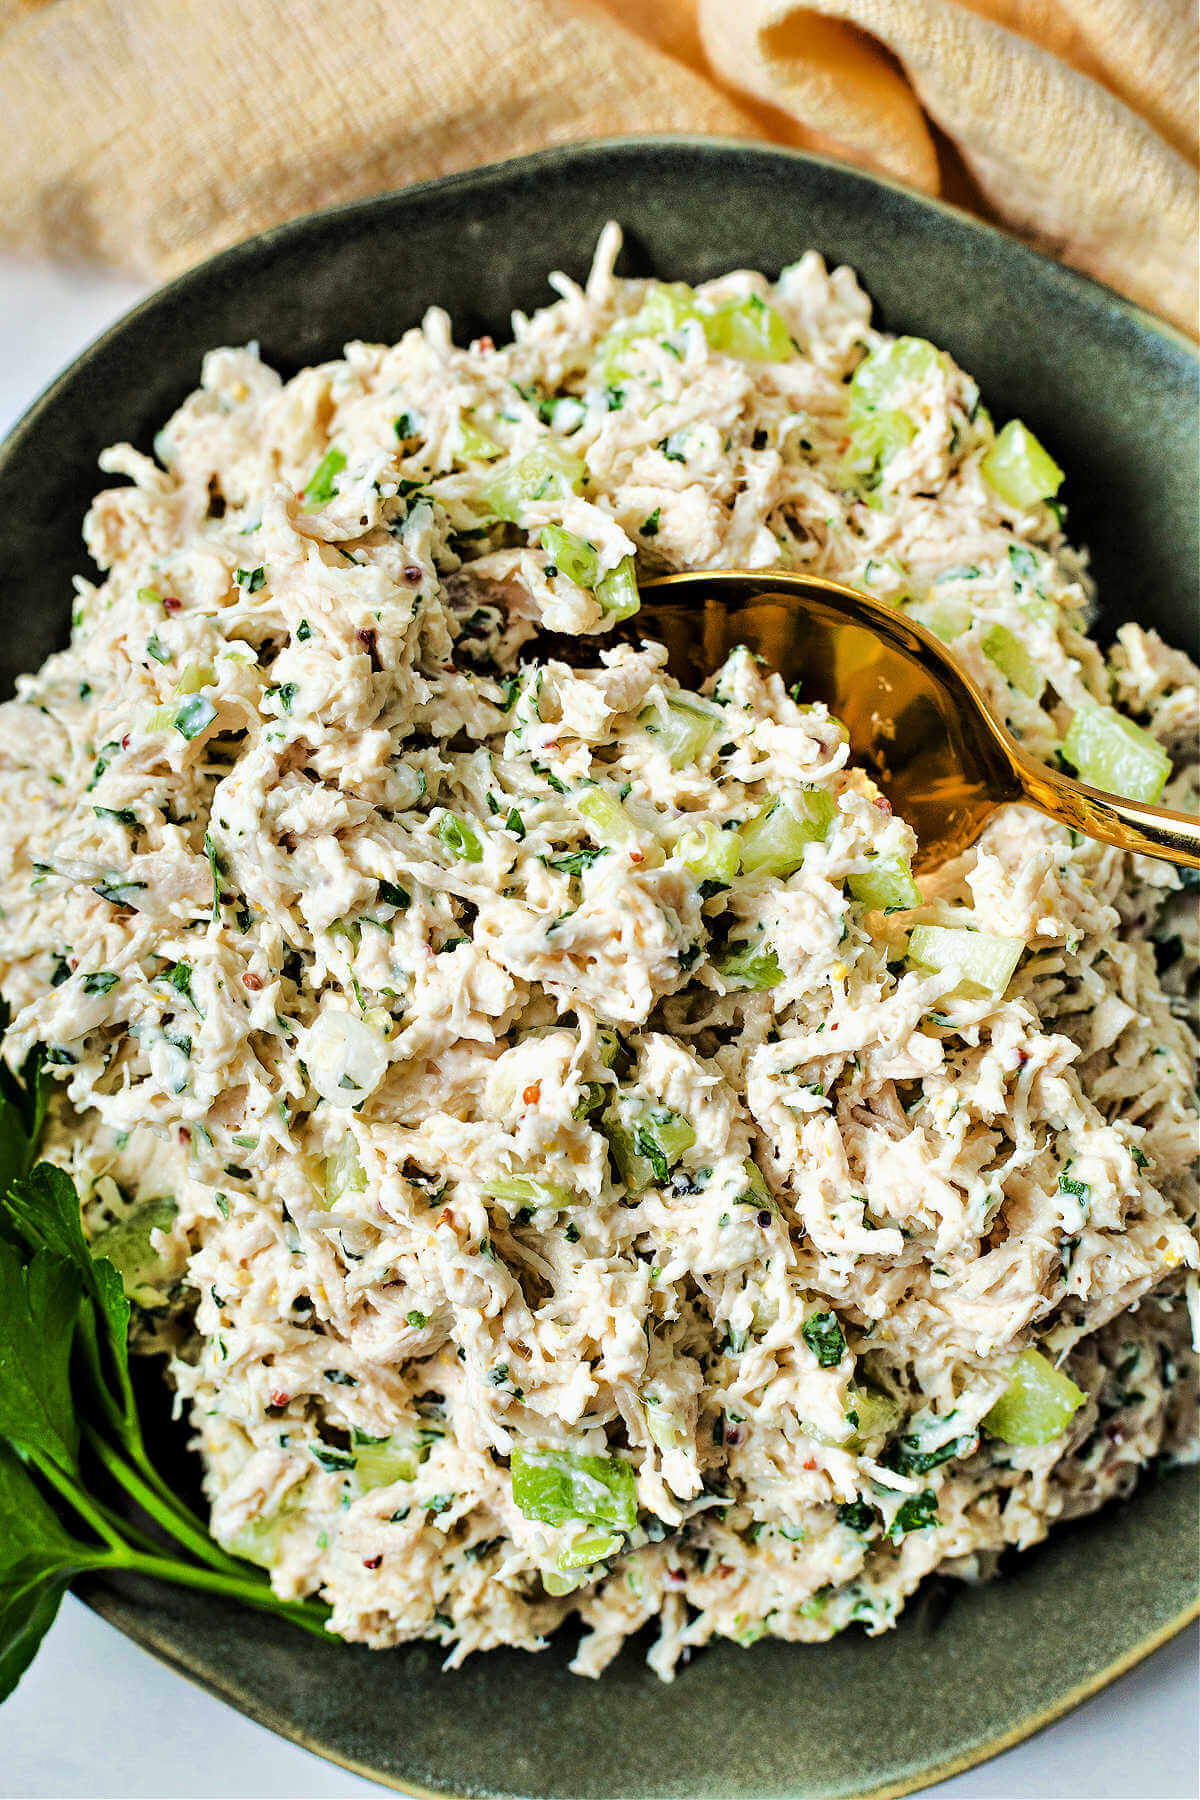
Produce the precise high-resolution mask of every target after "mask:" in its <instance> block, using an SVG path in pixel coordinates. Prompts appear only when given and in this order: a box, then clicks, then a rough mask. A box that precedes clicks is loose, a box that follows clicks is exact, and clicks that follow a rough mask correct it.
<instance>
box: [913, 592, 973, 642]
mask: <svg viewBox="0 0 1200 1800" xmlns="http://www.w3.org/2000/svg"><path fill="white" fill-rule="evenodd" d="M913 617H914V618H915V619H916V620H917V621H918V622H919V623H920V624H922V625H923V626H924V627H925V629H926V631H932V633H933V635H934V637H939V638H941V640H942V642H943V644H952V643H953V642H954V640H955V638H957V637H961V636H962V634H963V632H964V631H969V630H970V629H971V609H970V607H969V606H963V605H962V604H961V603H960V602H958V601H956V600H935V601H934V602H932V604H930V605H926V606H919V607H914V608H913Z"/></svg>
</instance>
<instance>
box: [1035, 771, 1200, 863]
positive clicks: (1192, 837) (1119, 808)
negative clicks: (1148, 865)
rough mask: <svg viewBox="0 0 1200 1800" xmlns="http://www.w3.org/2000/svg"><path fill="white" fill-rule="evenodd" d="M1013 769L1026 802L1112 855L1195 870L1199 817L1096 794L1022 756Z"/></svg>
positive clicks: (1199, 853)
mask: <svg viewBox="0 0 1200 1800" xmlns="http://www.w3.org/2000/svg"><path fill="white" fill-rule="evenodd" d="M1013 768H1014V773H1015V774H1016V775H1017V776H1018V778H1019V779H1020V782H1021V787H1022V789H1023V790H1024V797H1025V799H1026V800H1027V801H1028V803H1029V804H1030V805H1031V806H1036V807H1037V808H1038V809H1039V810H1040V811H1041V812H1044V813H1049V815H1050V817H1051V818H1052V819H1057V820H1058V821H1059V823H1060V824H1062V825H1070V826H1073V827H1074V828H1075V830H1077V831H1082V832H1083V833H1084V835H1085V836H1087V837H1093V838H1099V839H1100V841H1101V843H1104V844H1115V845H1116V847H1117V849H1118V850H1137V851H1140V853H1141V854H1142V855H1143V856H1158V857H1161V858H1162V859H1163V860H1164V861H1165V862H1172V863H1178V864H1179V865H1180V866H1181V867H1182V868H1185V869H1200V818H1194V817H1193V816H1192V814H1191V813H1182V812H1172V811H1171V809H1170V808H1169V807H1166V806H1150V805H1148V804H1147V803H1146V802H1145V801H1144V800H1126V799H1123V798H1122V796H1121V795H1120V794H1104V793H1101V791H1100V789H1099V788H1093V787H1086V786H1085V785H1084V783H1083V782H1082V781H1073V780H1072V779H1071V777H1070V776H1069V775H1062V774H1060V773H1059V771H1058V770H1057V769H1048V768H1047V767H1046V766H1045V764H1044V763H1037V762H1034V761H1033V759H1032V757H1028V756H1025V755H1020V756H1018V757H1015V758H1014V759H1013Z"/></svg>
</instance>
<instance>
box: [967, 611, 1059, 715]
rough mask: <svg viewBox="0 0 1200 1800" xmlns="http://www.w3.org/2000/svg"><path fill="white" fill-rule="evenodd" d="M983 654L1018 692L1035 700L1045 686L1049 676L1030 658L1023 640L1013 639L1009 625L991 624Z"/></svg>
mask: <svg viewBox="0 0 1200 1800" xmlns="http://www.w3.org/2000/svg"><path fill="white" fill-rule="evenodd" d="M981 648H982V650H983V654H984V655H985V656H986V657H987V658H988V660H989V661H990V662H994V663H995V665H996V667H997V668H998V669H999V671H1000V673H1001V674H1002V675H1003V677H1004V679H1005V680H1006V681H1007V682H1009V683H1011V685H1012V686H1013V687H1015V688H1016V689H1017V691H1018V692H1019V693H1022V694H1026V695H1028V697H1029V699H1031V700H1036V699H1037V698H1038V696H1039V695H1040V693H1041V691H1042V689H1043V688H1044V687H1045V685H1046V677H1045V676H1044V675H1043V674H1042V671H1041V670H1040V669H1039V668H1038V666H1037V664H1036V663H1035V662H1034V660H1033V658H1032V656H1030V654H1029V652H1028V650H1027V649H1026V648H1025V646H1024V644H1023V643H1022V642H1021V640H1020V638H1017V637H1014V636H1013V634H1012V632H1011V631H1010V630H1009V629H1008V627H1007V625H992V626H990V627H989V628H988V630H987V631H986V632H985V633H984V637H983V643H982V646H981Z"/></svg>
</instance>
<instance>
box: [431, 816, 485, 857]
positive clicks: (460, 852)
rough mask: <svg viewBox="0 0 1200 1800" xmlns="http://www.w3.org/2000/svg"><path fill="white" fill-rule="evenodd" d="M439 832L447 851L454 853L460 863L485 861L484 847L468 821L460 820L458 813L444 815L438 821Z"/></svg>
mask: <svg viewBox="0 0 1200 1800" xmlns="http://www.w3.org/2000/svg"><path fill="white" fill-rule="evenodd" d="M437 832H438V836H439V837H440V838H441V840H442V842H443V844H445V846H446V848H447V850H450V851H452V852H453V854H454V855H455V856H457V857H458V858H459V859H460V861H462V862H472V863H477V862H482V861H483V845H482V844H481V843H480V842H479V839H478V837H477V836H476V834H475V832H473V831H472V829H471V827H470V826H469V825H468V824H467V822H466V820H465V819H460V818H459V816H458V814H457V813H452V812H445V813H443V814H442V816H441V818H440V819H439V820H438V828H437Z"/></svg>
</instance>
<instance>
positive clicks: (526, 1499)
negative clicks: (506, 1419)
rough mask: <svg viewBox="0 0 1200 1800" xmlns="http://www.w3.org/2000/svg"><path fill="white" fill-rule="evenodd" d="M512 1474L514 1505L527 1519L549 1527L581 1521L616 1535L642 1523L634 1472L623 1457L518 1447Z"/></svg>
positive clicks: (513, 1459) (513, 1456)
mask: <svg viewBox="0 0 1200 1800" xmlns="http://www.w3.org/2000/svg"><path fill="white" fill-rule="evenodd" d="M511 1470H512V1496H513V1501H514V1504H515V1505H516V1506H517V1507H518V1509H519V1510H520V1511H521V1512H522V1513H523V1514H524V1515H525V1517H526V1518H527V1519H540V1520H541V1522H542V1524H544V1525H569V1524H571V1523H572V1522H573V1521H574V1520H576V1519H579V1520H582V1521H583V1523H584V1524H587V1525H607V1526H609V1527H610V1528H611V1529H612V1530H614V1531H632V1530H633V1529H634V1527H635V1525H636V1524H637V1487H636V1484H635V1482H634V1475H633V1469H632V1467H631V1465H630V1464H629V1463H627V1462H622V1461H621V1460H620V1459H619V1458H618V1457H615V1456H595V1455H592V1454H590V1453H589V1452H587V1451H581V1450H549V1449H538V1448H536V1447H535V1446H533V1445H529V1446H521V1445H518V1446H517V1447H516V1448H515V1449H514V1450H513V1453H512V1458H511Z"/></svg>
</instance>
